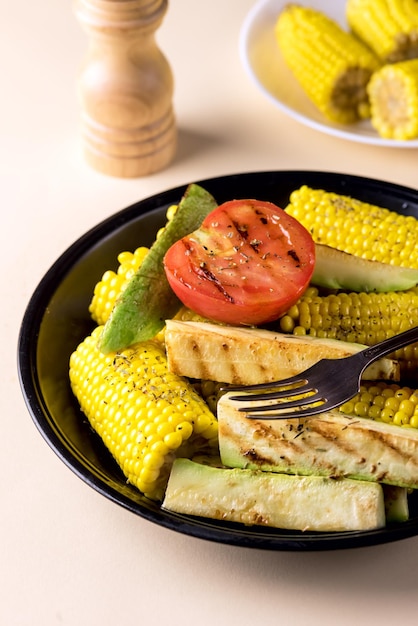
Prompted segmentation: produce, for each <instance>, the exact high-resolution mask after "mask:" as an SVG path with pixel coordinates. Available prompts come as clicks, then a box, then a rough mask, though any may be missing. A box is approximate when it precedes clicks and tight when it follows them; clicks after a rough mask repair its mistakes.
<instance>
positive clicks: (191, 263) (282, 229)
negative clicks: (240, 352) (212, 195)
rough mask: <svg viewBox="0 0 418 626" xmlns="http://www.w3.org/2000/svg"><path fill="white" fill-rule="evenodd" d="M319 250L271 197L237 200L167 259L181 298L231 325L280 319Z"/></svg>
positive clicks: (301, 288) (309, 273)
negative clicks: (264, 199) (270, 200)
mask: <svg viewBox="0 0 418 626" xmlns="http://www.w3.org/2000/svg"><path fill="white" fill-rule="evenodd" d="M314 262H315V248H314V243H313V241H312V237H311V236H310V234H309V233H308V232H307V230H306V229H305V228H303V226H301V225H300V223H299V222H297V221H296V220H295V219H293V218H292V217H290V216H289V215H288V214H286V213H285V212H284V211H283V210H282V209H280V208H279V207H277V206H275V205H274V204H272V203H271V202H261V201H259V200H252V199H249V200H233V201H231V202H225V203H224V204H222V205H221V206H219V207H218V208H217V209H215V210H214V211H212V212H211V213H210V214H209V215H208V216H207V217H206V218H205V220H204V221H203V222H202V224H201V226H200V227H199V228H198V229H197V230H195V231H194V232H193V233H191V234H190V235H187V236H186V237H183V238H182V239H181V240H179V241H177V242H176V243H175V244H174V245H173V246H171V248H170V249H169V250H168V252H167V253H166V255H165V257H164V267H165V271H166V274H167V278H168V282H169V284H170V285H171V287H172V289H173V291H174V292H175V293H176V294H177V296H178V297H179V298H180V300H181V301H182V302H183V304H184V305H185V306H187V307H189V308H190V309H192V310H193V311H195V312H196V313H198V314H200V315H203V316H205V317H207V318H210V319H213V320H216V321H220V322H226V323H229V324H260V323H262V322H266V321H269V320H273V319H276V318H277V317H278V315H280V313H282V312H284V311H285V310H286V309H287V307H288V306H290V305H291V303H293V302H295V301H296V300H297V299H298V297H299V296H300V295H301V294H302V293H303V292H304V290H305V289H306V287H307V285H308V283H309V280H310V278H311V276H312V272H313V269H314Z"/></svg>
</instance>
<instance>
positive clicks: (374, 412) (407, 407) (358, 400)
mask: <svg viewBox="0 0 418 626" xmlns="http://www.w3.org/2000/svg"><path fill="white" fill-rule="evenodd" d="M339 411H340V412H341V413H344V414H345V415H356V416H358V417H368V418H370V419H373V420H375V421H377V422H385V423H386V424H396V425H397V426H404V427H409V428H418V390H416V389H412V388H411V387H407V386H401V385H397V384H387V383H383V382H377V383H373V382H363V383H362V385H361V386H360V391H359V393H358V394H357V395H356V396H354V398H352V399H351V400H349V401H348V402H346V403H345V404H343V405H341V406H340V407H339Z"/></svg>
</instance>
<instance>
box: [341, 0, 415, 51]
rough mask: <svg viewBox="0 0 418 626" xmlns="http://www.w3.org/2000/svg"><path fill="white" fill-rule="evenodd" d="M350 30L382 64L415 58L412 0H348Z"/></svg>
mask: <svg viewBox="0 0 418 626" xmlns="http://www.w3.org/2000/svg"><path fill="white" fill-rule="evenodd" d="M346 17H347V22H348V24H349V26H350V28H351V30H352V31H353V32H354V33H355V34H356V35H357V37H359V39H361V40H362V41H364V42H365V43H366V44H367V45H368V46H369V47H370V48H371V49H372V50H374V52H375V53H376V55H377V56H378V57H379V58H380V59H381V60H382V61H383V62H384V63H394V62H397V61H402V60H404V59H413V58H416V57H418V9H417V2H416V0H348V1H347V3H346Z"/></svg>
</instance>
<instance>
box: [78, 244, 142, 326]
mask: <svg viewBox="0 0 418 626" xmlns="http://www.w3.org/2000/svg"><path fill="white" fill-rule="evenodd" d="M148 251H149V248H146V247H145V246H141V247H139V248H137V249H136V250H135V251H134V252H133V253H132V252H121V253H120V254H119V255H118V262H119V267H118V269H117V271H116V272H114V271H113V270H107V271H106V272H105V273H104V274H103V276H102V279H101V280H100V281H99V282H98V283H97V284H96V286H95V288H94V293H93V298H92V300H91V303H90V306H89V312H90V315H91V317H92V319H93V320H94V321H95V322H96V323H97V324H99V325H103V324H105V323H106V321H107V320H108V318H109V315H110V313H111V312H112V309H113V307H114V304H115V302H116V299H117V298H118V297H119V296H120V294H121V293H122V291H123V290H124V289H125V287H126V285H127V284H128V282H129V279H130V278H131V276H132V275H133V274H134V273H135V272H136V271H137V269H138V268H139V267H140V266H141V264H142V262H143V260H144V258H145V256H146V255H147V254H148Z"/></svg>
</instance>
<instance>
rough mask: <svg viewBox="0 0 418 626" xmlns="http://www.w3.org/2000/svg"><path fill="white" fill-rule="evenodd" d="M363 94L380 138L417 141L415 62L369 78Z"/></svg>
mask: <svg viewBox="0 0 418 626" xmlns="http://www.w3.org/2000/svg"><path fill="white" fill-rule="evenodd" d="M417 10H418V9H417ZM367 92H368V94H369V99H370V112H371V123H372V126H373V127H374V128H375V129H376V130H377V132H378V133H379V135H380V136H381V137H385V138H387V139H397V140H401V141H403V140H408V139H415V138H416V137H418V59H412V60H411V61H403V62H399V63H393V64H391V65H385V66H384V67H382V68H381V69H380V70H378V71H377V72H375V73H374V74H373V76H372V78H371V80H370V82H369V84H368V86H367Z"/></svg>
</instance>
